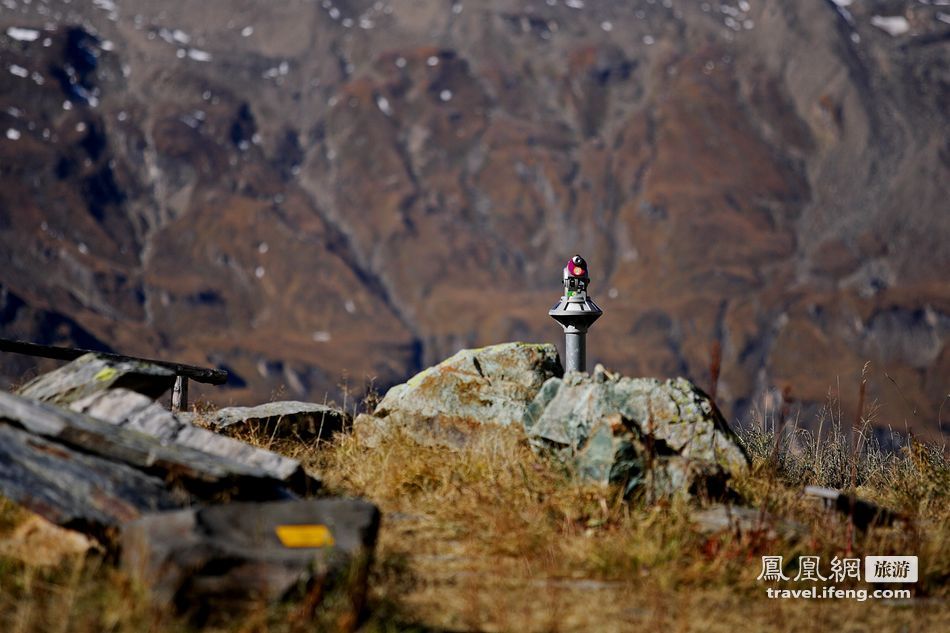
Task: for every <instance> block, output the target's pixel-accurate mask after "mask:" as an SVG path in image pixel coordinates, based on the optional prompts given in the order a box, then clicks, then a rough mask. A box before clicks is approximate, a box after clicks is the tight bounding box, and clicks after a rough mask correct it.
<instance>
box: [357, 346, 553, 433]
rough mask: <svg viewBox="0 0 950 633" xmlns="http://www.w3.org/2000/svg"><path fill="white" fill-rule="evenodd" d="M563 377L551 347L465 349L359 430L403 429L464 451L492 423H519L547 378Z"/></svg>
mask: <svg viewBox="0 0 950 633" xmlns="http://www.w3.org/2000/svg"><path fill="white" fill-rule="evenodd" d="M561 374H563V370H562V369H561V363H560V360H559V358H558V354H557V349H556V348H555V347H554V346H553V345H540V344H530V343H503V344H500V345H492V346H490V347H483V348H480V349H465V350H461V351H459V352H458V353H456V354H455V355H454V356H452V357H450V358H448V359H446V360H444V361H442V362H441V363H439V364H438V365H435V366H433V367H429V368H428V369H426V370H424V371H422V372H420V373H418V374H416V375H415V376H413V377H412V378H411V379H409V381H408V382H406V383H405V384H401V385H397V386H395V387H393V388H392V389H390V390H389V392H387V393H386V395H385V397H383V399H382V401H380V403H379V405H378V406H377V407H376V409H375V411H374V412H373V415H372V416H366V415H364V416H360V418H359V419H358V420H357V425H358V427H360V428H359V429H358V431H360V432H364V433H365V432H367V431H368V430H372V429H373V428H374V427H375V428H379V427H392V426H399V427H401V428H403V429H404V430H406V431H407V432H409V433H411V434H412V435H413V436H414V437H416V438H418V439H420V440H425V441H434V442H437V443H443V444H449V445H453V446H462V445H464V444H465V441H466V438H467V436H468V433H469V432H470V431H471V429H473V428H476V427H477V426H479V425H481V424H483V423H485V422H489V423H493V424H500V425H503V426H507V425H511V424H519V425H520V424H521V423H522V420H523V419H524V415H525V411H526V410H527V407H528V405H529V404H530V403H531V401H532V400H533V399H534V397H535V394H537V392H538V390H539V389H540V388H541V386H542V385H543V384H544V382H545V381H546V380H548V379H549V378H553V377H556V376H560V375H561Z"/></svg>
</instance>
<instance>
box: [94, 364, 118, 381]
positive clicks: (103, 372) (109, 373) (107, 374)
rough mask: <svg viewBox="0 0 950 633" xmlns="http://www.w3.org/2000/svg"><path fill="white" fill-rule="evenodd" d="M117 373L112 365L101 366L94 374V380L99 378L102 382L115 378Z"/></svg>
mask: <svg viewBox="0 0 950 633" xmlns="http://www.w3.org/2000/svg"><path fill="white" fill-rule="evenodd" d="M117 373H118V372H117V371H116V370H115V369H113V368H112V367H103V368H102V369H100V370H99V373H97V374H96V380H99V381H102V382H105V381H107V380H112V379H113V378H115V375H116V374H117Z"/></svg>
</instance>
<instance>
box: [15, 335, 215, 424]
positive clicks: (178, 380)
mask: <svg viewBox="0 0 950 633" xmlns="http://www.w3.org/2000/svg"><path fill="white" fill-rule="evenodd" d="M0 352H12V353H14V354H25V355H27V356H39V357H41V358H53V359H56V360H65V361H70V360H76V359H77V358H79V357H80V356H82V355H83V354H97V355H99V356H102V357H104V358H108V359H110V360H114V361H117V362H129V361H132V362H140V363H149V364H151V365H158V366H159V367H164V368H166V369H170V370H171V371H173V372H174V373H175V386H174V388H173V389H172V411H182V410H184V409H187V408H188V380H189V379H191V380H195V381H197V382H202V383H206V384H209V385H223V384H224V383H225V382H227V380H228V372H226V371H225V370H223V369H212V368H210V367H198V366H196V365H185V364H183V363H174V362H169V361H166V360H155V359H153V358H138V357H136V356H125V355H123V354H113V353H112V352H96V351H93V350H87V349H76V348H72V347H55V346H53V345H37V344H36V343H27V342H26V341H14V340H10V339H3V338H0Z"/></svg>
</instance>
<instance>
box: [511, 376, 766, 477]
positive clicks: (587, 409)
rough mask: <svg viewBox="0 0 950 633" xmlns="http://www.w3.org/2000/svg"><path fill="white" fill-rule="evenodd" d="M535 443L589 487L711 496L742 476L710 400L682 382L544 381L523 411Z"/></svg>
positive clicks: (738, 454) (731, 440)
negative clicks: (619, 485)
mask: <svg viewBox="0 0 950 633" xmlns="http://www.w3.org/2000/svg"><path fill="white" fill-rule="evenodd" d="M524 426H525V429H526V430H527V432H528V435H529V437H531V438H532V441H533V443H534V444H535V445H536V446H538V447H539V448H545V449H549V450H552V451H553V452H555V453H556V454H559V455H560V456H561V457H563V458H564V459H565V460H566V461H569V462H570V463H572V464H573V465H574V467H575V468H576V469H577V471H578V473H579V474H580V475H581V476H582V477H585V478H587V479H591V480H594V481H600V482H604V483H607V482H614V483H622V484H624V485H625V486H626V487H627V490H628V491H630V490H633V489H634V488H636V487H638V486H643V487H644V488H646V489H648V490H650V491H651V492H652V493H655V494H657V495H663V496H665V495H671V494H676V493H678V492H681V491H682V492H687V491H691V490H693V491H694V490H697V489H699V488H702V489H706V490H709V491H710V492H717V491H719V490H722V489H724V485H725V481H726V480H727V479H728V478H729V477H730V476H731V475H735V474H737V473H739V472H742V471H743V470H745V469H746V468H747V465H748V464H747V458H746V456H745V453H744V452H743V451H742V449H741V448H740V447H739V445H738V443H737V442H736V438H735V435H734V433H733V432H732V430H731V429H730V428H729V426H728V425H727V424H726V422H725V420H724V419H723V418H722V415H721V414H720V413H719V411H718V410H717V409H716V407H715V405H714V404H713V403H712V402H711V401H710V400H709V398H708V397H707V396H706V395H705V394H704V393H703V392H702V391H700V390H699V389H698V388H696V387H695V386H694V385H693V384H692V383H690V382H689V381H688V380H685V379H683V378H676V379H672V380H666V381H660V380H656V379H653V378H627V377H621V376H616V375H612V374H610V373H609V372H607V371H605V370H604V369H603V368H602V367H600V366H598V367H597V369H596V370H595V371H594V374H593V376H588V375H587V374H580V373H571V374H568V375H566V376H564V378H563V379H562V378H552V379H550V380H548V381H547V382H546V383H545V384H544V385H543V386H542V388H541V389H540V391H539V392H538V395H537V397H536V398H535V399H534V401H533V402H532V403H531V405H530V406H529V407H528V408H527V410H526V412H525V416H524Z"/></svg>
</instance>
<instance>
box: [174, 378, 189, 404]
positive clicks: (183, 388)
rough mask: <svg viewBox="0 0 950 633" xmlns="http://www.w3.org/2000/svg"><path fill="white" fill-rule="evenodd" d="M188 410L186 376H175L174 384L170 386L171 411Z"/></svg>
mask: <svg viewBox="0 0 950 633" xmlns="http://www.w3.org/2000/svg"><path fill="white" fill-rule="evenodd" d="M187 410H188V378H187V377H186V376H175V386H174V387H172V412H174V413H178V412H179V411H187Z"/></svg>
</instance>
